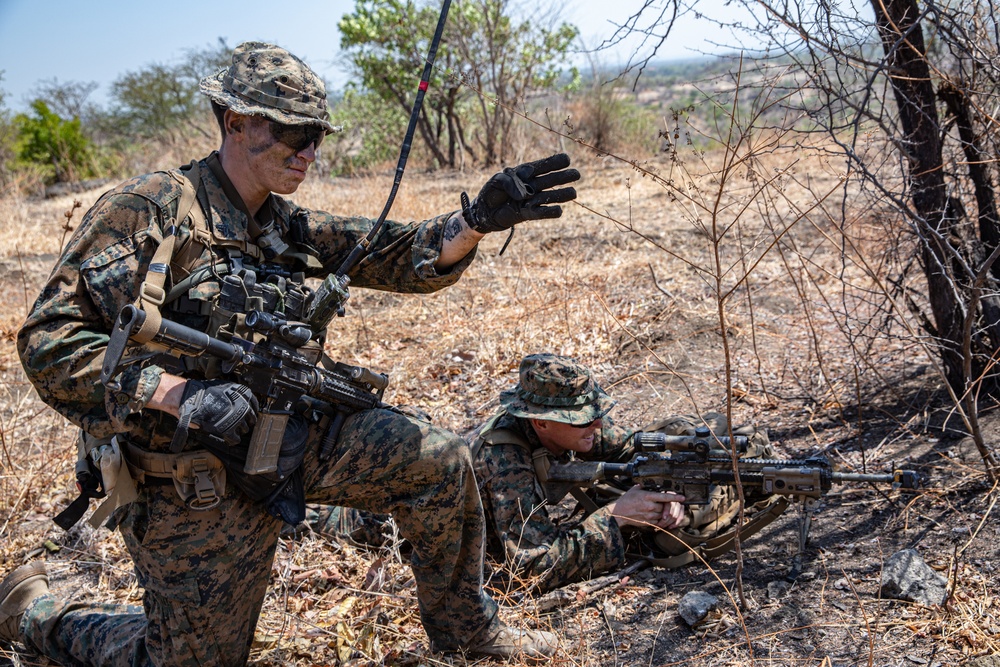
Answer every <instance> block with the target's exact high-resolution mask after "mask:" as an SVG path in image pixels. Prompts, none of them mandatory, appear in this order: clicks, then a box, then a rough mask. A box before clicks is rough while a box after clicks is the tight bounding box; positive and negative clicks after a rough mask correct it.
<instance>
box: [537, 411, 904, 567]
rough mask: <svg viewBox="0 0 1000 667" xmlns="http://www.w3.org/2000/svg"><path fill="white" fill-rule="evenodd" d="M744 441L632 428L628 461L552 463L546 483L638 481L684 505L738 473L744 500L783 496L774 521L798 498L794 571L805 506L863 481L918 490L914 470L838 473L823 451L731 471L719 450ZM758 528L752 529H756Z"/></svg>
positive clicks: (703, 499) (804, 535) (704, 432)
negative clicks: (838, 487) (674, 496)
mask: <svg viewBox="0 0 1000 667" xmlns="http://www.w3.org/2000/svg"><path fill="white" fill-rule="evenodd" d="M747 443H748V440H747V437H746V436H733V441H732V443H730V439H729V438H728V437H724V436H715V435H713V434H712V433H711V431H710V430H709V429H708V428H706V427H700V428H698V429H697V430H696V433H695V435H693V436H687V435H680V436H675V435H665V434H663V433H657V432H637V433H635V434H634V436H633V444H634V448H635V454H634V455H633V457H632V459H631V460H630V461H628V462H626V463H606V462H597V461H594V462H591V461H569V462H564V463H560V462H556V463H553V464H552V465H551V466H550V467H549V470H548V473H547V474H548V482H550V483H553V484H556V485H564V486H567V487H571V486H577V487H590V486H595V485H597V484H599V483H600V482H609V483H611V484H615V485H618V486H624V487H625V488H628V487H630V486H632V485H634V484H641V485H642V486H643V488H645V489H647V490H654V491H671V492H673V493H678V494H681V495H683V496H684V497H685V501H684V504H685V505H704V504H706V503H708V502H709V500H710V492H711V487H712V486H713V485H729V486H735V485H736V484H737V477H738V479H739V483H740V484H741V485H742V486H743V488H744V492H745V495H746V497H747V498H751V499H754V500H763V499H765V498H768V497H775V496H779V497H783V498H781V499H780V502H781V503H782V504H781V505H780V506H779V508H778V509H777V511H775V512H773V517H772V519H771V520H773V518H776V517H777V516H778V515H780V514H781V512H783V511H784V509H785V508H786V507H787V505H788V503H789V502H790V501H798V502H799V507H800V510H801V514H800V519H801V521H800V525H799V554H798V555H797V556H796V566H795V568H794V569H793V572H796V571H797V570H798V567H799V559H800V558H801V555H802V553H803V552H804V551H805V544H806V540H807V539H808V534H809V523H810V516H809V514H808V512H807V511H806V510H807V509H809V508H811V507H813V506H814V505H815V503H816V501H817V500H818V499H819V498H821V497H822V496H823V495H824V494H826V493H827V492H828V491H830V489H831V488H832V487H833V485H834V484H845V483H865V482H867V483H871V484H892V486H893V488H902V489H908V490H913V489H917V488H919V478H918V476H917V473H916V472H914V471H911V470H895V471H893V472H892V473H889V474H867V473H850V472H839V471H835V470H834V469H833V466H832V464H831V463H830V460H829V459H828V458H826V457H823V456H816V457H810V458H806V459H798V460H781V459H769V458H741V459H737V463H736V466H735V469H734V466H733V458H732V455H731V452H730V450H729V449H723V447H726V448H729V447H733V448H734V449H735V450H736V452H738V453H745V452H746V450H747ZM668 451H669V454H668V453H667V452H668ZM737 473H738V475H737ZM772 509H774V508H773V506H772ZM764 525H766V524H764ZM759 527H760V526H756V527H755V528H754V531H755V530H758V529H759ZM792 576H793V578H794V575H792Z"/></svg>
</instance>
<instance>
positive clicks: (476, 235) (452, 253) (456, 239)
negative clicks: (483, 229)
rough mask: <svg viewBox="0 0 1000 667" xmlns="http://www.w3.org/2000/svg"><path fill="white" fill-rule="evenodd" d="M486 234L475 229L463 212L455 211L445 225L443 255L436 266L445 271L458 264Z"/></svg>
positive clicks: (442, 244)
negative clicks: (471, 226)
mask: <svg viewBox="0 0 1000 667" xmlns="http://www.w3.org/2000/svg"><path fill="white" fill-rule="evenodd" d="M484 236H486V235H485V234H481V233H480V232H477V231H473V230H472V229H471V228H470V227H469V225H468V223H467V222H466V221H465V218H464V217H463V216H462V214H461V213H455V215H453V216H451V218H449V219H448V222H446V223H445V225H444V241H442V243H441V255H440V256H439V257H438V260H437V262H435V263H434V268H435V269H437V270H438V271H442V272H444V271H447V270H448V269H450V268H451V267H453V266H454V265H455V264H458V263H459V262H460V261H462V259H463V258H465V256H466V255H468V254H469V253H470V252H472V249H473V248H475V247H476V245H477V244H478V243H479V241H481V240H482V238H483V237H484Z"/></svg>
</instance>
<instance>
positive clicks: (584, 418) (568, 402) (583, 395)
mask: <svg viewBox="0 0 1000 667" xmlns="http://www.w3.org/2000/svg"><path fill="white" fill-rule="evenodd" d="M500 405H502V406H503V407H504V408H506V409H507V412H508V413H509V414H512V415H514V416H515V417H525V418H529V419H546V420H548V421H555V422H562V423H564V424H572V425H575V426H582V425H584V424H589V423H590V422H592V421H594V420H595V419H599V418H601V417H603V416H604V415H606V414H607V413H608V411H610V410H611V408H613V407H614V406H615V401H614V399H612V398H611V397H610V396H608V395H607V394H606V393H604V390H603V389H601V388H600V387H599V386H598V384H597V383H596V382H594V378H593V377H592V376H591V374H590V371H589V370H587V369H586V368H585V367H583V366H581V365H580V364H578V363H577V362H576V361H574V360H573V359H570V358H569V357H560V356H558V355H555V354H531V355H528V356H527V357H525V358H524V359H523V360H521V368H520V382H518V383H517V386H516V387H514V388H513V389H511V390H510V391H505V392H503V393H501V394H500Z"/></svg>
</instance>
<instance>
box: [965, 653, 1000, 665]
mask: <svg viewBox="0 0 1000 667" xmlns="http://www.w3.org/2000/svg"><path fill="white" fill-rule="evenodd" d="M965 667H1000V655H981V656H979V657H978V658H973V659H972V660H970V661H968V662H967V663H965Z"/></svg>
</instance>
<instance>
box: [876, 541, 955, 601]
mask: <svg viewBox="0 0 1000 667" xmlns="http://www.w3.org/2000/svg"><path fill="white" fill-rule="evenodd" d="M947 585H948V580H947V579H945V578H944V577H942V576H941V575H940V574H938V573H937V572H935V571H934V570H932V569H931V568H930V567H929V566H928V565H927V563H925V562H924V559H923V558H921V557H920V554H919V553H917V550H916V549H904V550H902V551H898V552H896V553H894V554H893V555H892V556H890V557H889V560H887V561H886V562H885V568H883V570H882V597H886V598H894V599H896V600H907V601H909V602H917V603H919V604H922V605H926V606H931V605H936V604H942V603H943V602H944V601H945V598H946V597H947V594H948V593H947V590H946V588H947Z"/></svg>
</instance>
